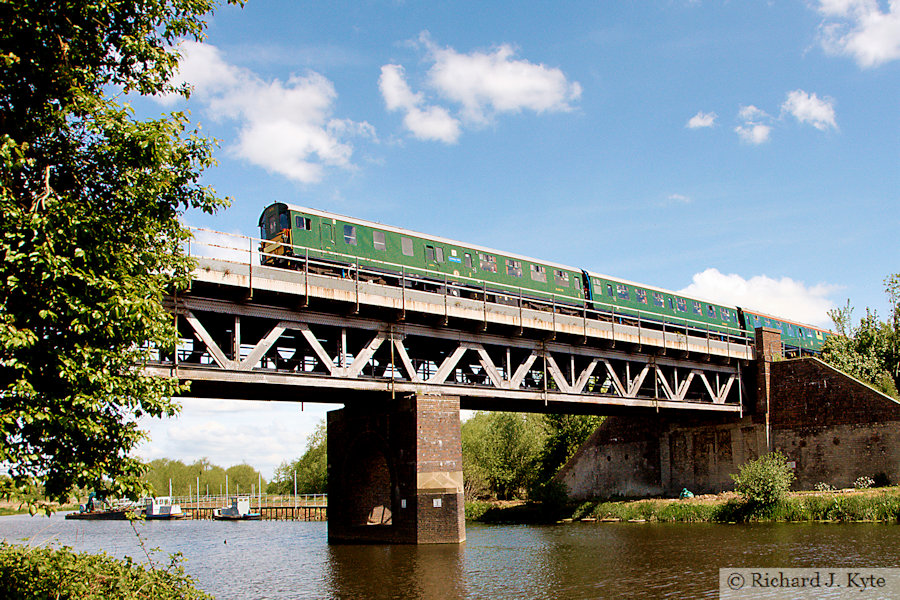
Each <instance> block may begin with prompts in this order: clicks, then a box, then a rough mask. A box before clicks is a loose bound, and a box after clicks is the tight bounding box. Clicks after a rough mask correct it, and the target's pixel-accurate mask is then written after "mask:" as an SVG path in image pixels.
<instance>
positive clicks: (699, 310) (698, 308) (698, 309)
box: [694, 300, 703, 315]
mask: <svg viewBox="0 0 900 600" xmlns="http://www.w3.org/2000/svg"><path fill="white" fill-rule="evenodd" d="M694 314H695V315H702V314H703V306H701V304H700V303H699V302H697V301H696V300H694Z"/></svg>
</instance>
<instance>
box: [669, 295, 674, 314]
mask: <svg viewBox="0 0 900 600" xmlns="http://www.w3.org/2000/svg"><path fill="white" fill-rule="evenodd" d="M669 310H671V311H673V312H674V311H675V298H673V297H672V296H669Z"/></svg>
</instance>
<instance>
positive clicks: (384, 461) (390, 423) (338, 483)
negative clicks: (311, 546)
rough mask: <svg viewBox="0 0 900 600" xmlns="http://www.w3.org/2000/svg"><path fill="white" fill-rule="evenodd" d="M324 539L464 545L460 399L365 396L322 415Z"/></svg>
mask: <svg viewBox="0 0 900 600" xmlns="http://www.w3.org/2000/svg"><path fill="white" fill-rule="evenodd" d="M328 500H329V507H328V541H329V542H330V543H397V544H458V543H460V542H463V541H465V539H466V531H465V510H464V508H465V507H464V503H463V480H462V450H461V445H460V423H459V398H458V397H448V396H425V395H416V394H410V395H406V396H403V397H401V396H397V397H396V398H390V397H387V398H383V399H381V398H378V399H376V398H370V399H367V400H366V401H365V402H357V403H352V404H347V405H346V407H345V408H343V409H340V410H335V411H331V412H329V413H328Z"/></svg>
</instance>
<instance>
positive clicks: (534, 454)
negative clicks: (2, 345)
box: [462, 412, 545, 500]
mask: <svg viewBox="0 0 900 600" xmlns="http://www.w3.org/2000/svg"><path fill="white" fill-rule="evenodd" d="M544 436H545V434H544V429H543V424H542V420H541V417H540V416H539V415H533V414H522V413H508V412H478V413H476V414H475V415H474V416H473V417H472V418H470V419H469V420H467V421H466V422H465V423H463V425H462V455H463V479H464V480H465V479H470V480H471V481H478V482H482V483H483V485H484V486H485V490H484V491H485V492H487V493H489V494H492V495H495V496H496V497H497V498H500V499H503V500H506V499H510V498H513V497H522V496H524V494H525V492H526V491H527V490H528V489H529V488H530V487H531V486H532V485H533V484H534V482H535V481H536V476H537V470H536V465H537V461H538V455H539V454H540V451H541V448H542V447H543V441H544ZM469 485H471V483H470V484H469ZM476 495H477V494H476Z"/></svg>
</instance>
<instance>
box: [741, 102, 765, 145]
mask: <svg viewBox="0 0 900 600" xmlns="http://www.w3.org/2000/svg"><path fill="white" fill-rule="evenodd" d="M738 118H740V119H741V120H742V121H743V124H742V125H738V126H737V127H735V128H734V130H735V132H736V133H737V134H738V136H740V138H741V140H742V141H744V142H747V143H748V144H753V145H759V144H763V143H765V142H767V141H769V135H770V134H771V133H772V126H771V125H769V122H771V120H772V117H770V116H769V115H768V114H766V112H765V111H763V110H760V109H758V108H756V107H755V106H753V105H749V106H742V107H741V109H740V110H739V111H738Z"/></svg>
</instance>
